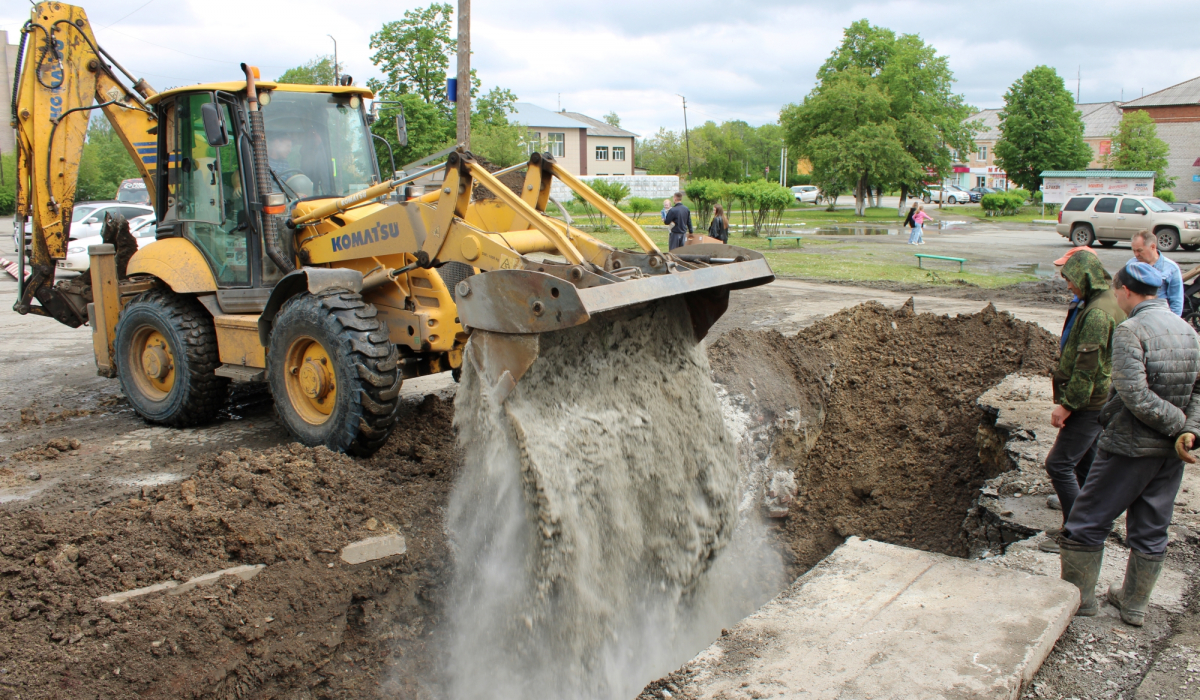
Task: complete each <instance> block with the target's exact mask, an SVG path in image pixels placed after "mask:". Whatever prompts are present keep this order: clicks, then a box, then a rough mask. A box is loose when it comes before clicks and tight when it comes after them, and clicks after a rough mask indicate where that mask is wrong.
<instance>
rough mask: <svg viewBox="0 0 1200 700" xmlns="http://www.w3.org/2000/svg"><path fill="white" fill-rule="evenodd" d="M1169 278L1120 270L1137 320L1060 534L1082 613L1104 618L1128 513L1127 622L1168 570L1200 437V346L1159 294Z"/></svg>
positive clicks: (1124, 304) (1123, 602) (1139, 616)
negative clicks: (1183, 485)
mask: <svg viewBox="0 0 1200 700" xmlns="http://www.w3.org/2000/svg"><path fill="white" fill-rule="evenodd" d="M1162 283H1163V278H1162V275H1161V274H1160V273H1159V271H1158V270H1156V269H1155V268H1153V267H1151V266H1150V265H1149V264H1147V263H1143V262H1140V261H1135V262H1131V263H1129V264H1128V265H1126V266H1125V267H1123V268H1121V270H1120V271H1118V272H1117V274H1116V276H1115V277H1114V279H1113V288H1114V292H1115V296H1116V299H1117V304H1118V305H1119V306H1120V307H1121V309H1122V310H1123V311H1125V312H1126V313H1127V314H1128V316H1129V318H1128V319H1127V320H1126V321H1125V322H1124V323H1122V324H1121V325H1119V326H1117V328H1116V330H1115V331H1114V332H1113V339H1112V347H1113V350H1112V392H1111V393H1110V395H1109V398H1108V401H1107V402H1106V403H1105V404H1104V408H1103V409H1101V411H1100V423H1101V424H1102V425H1103V426H1104V427H1103V430H1102V431H1101V433H1100V449H1099V452H1098V453H1097V455H1096V461H1095V462H1094V463H1093V464H1092V469H1091V471H1090V472H1089V473H1088V476H1087V481H1086V482H1084V484H1083V489H1082V490H1081V491H1080V492H1079V497H1078V498H1076V499H1075V503H1074V505H1073V506H1072V508H1071V514H1070V516H1069V517H1068V518H1067V523H1066V525H1064V526H1063V531H1062V534H1061V535H1059V546H1060V547H1061V549H1062V551H1061V556H1060V558H1061V562H1062V578H1063V580H1065V581H1069V582H1071V583H1073V584H1075V585H1076V586H1078V587H1079V610H1078V611H1077V612H1076V614H1077V615H1084V616H1088V615H1095V614H1096V613H1097V612H1098V611H1099V609H1100V605H1099V603H1098V602H1097V600H1096V581H1097V579H1098V578H1099V576H1100V566H1101V564H1102V563H1103V560H1104V541H1105V539H1106V538H1107V537H1108V533H1109V531H1110V530H1112V523H1113V520H1114V519H1116V517H1117V516H1118V515H1120V514H1121V513H1125V514H1126V516H1125V530H1126V535H1125V542H1126V543H1127V544H1128V545H1129V561H1128V562H1127V564H1126V567H1125V581H1124V583H1122V585H1121V586H1120V587H1119V588H1114V587H1111V586H1110V587H1109V589H1108V596H1107V598H1108V602H1110V603H1112V604H1113V605H1114V606H1116V607H1117V608H1118V609H1119V610H1120V611H1121V619H1122V620H1124V621H1125V622H1126V623H1127V624H1130V625H1134V626H1141V625H1142V623H1143V621H1144V620H1145V617H1146V608H1147V607H1148V605H1149V603H1150V593H1151V591H1153V590H1154V584H1155V583H1156V582H1157V581H1158V575H1159V574H1160V573H1161V572H1162V564H1163V558H1164V557H1165V555H1166V551H1167V527H1168V526H1169V525H1170V524H1171V516H1172V513H1173V511H1174V504H1175V496H1176V494H1177V493H1178V492H1179V484H1180V482H1181V481H1182V479H1183V463H1184V462H1185V461H1187V462H1195V461H1196V460H1195V458H1194V457H1192V456H1191V455H1190V454H1189V453H1188V451H1189V450H1190V449H1191V448H1192V447H1193V446H1195V445H1196V436H1197V435H1200V392H1198V391H1196V378H1197V376H1200V343H1198V342H1197V339H1196V333H1195V331H1193V330H1192V327H1191V326H1190V325H1189V324H1188V323H1187V322H1186V321H1184V320H1183V319H1181V318H1180V317H1178V316H1176V315H1175V314H1174V313H1171V310H1170V307H1169V306H1168V304H1167V301H1166V300H1165V299H1159V298H1157V296H1156V295H1157V293H1158V290H1159V288H1160V287H1161V286H1162Z"/></svg>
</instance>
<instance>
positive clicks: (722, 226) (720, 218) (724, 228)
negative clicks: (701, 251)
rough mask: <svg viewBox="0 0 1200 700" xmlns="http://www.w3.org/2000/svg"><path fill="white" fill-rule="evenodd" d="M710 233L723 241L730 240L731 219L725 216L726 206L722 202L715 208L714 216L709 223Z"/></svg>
mask: <svg viewBox="0 0 1200 700" xmlns="http://www.w3.org/2000/svg"><path fill="white" fill-rule="evenodd" d="M708 235H709V236H711V237H712V238H715V239H717V240H718V241H720V242H722V243H728V242H729V219H728V218H727V217H726V216H725V208H724V207H722V206H721V205H720V204H718V205H717V206H716V207H714V208H713V218H712V222H711V223H709V225H708Z"/></svg>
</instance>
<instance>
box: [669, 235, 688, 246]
mask: <svg viewBox="0 0 1200 700" xmlns="http://www.w3.org/2000/svg"><path fill="white" fill-rule="evenodd" d="M686 240H687V234H686V233H672V234H670V236H669V237H668V238H667V250H675V249H676V248H678V247H680V246H682V245H683V243H684V241H686Z"/></svg>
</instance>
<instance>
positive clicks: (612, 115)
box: [604, 112, 621, 129]
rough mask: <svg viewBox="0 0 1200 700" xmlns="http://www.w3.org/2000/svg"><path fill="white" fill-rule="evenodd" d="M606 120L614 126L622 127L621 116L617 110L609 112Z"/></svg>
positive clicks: (605, 116) (605, 117)
mask: <svg viewBox="0 0 1200 700" xmlns="http://www.w3.org/2000/svg"><path fill="white" fill-rule="evenodd" d="M604 121H605V123H606V124H608V125H609V126H613V127H616V128H618V129H620V128H621V118H620V117H618V116H617V113H616V112H609V113H608V114H606V115H604Z"/></svg>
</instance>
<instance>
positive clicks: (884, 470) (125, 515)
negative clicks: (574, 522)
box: [0, 304, 1057, 699]
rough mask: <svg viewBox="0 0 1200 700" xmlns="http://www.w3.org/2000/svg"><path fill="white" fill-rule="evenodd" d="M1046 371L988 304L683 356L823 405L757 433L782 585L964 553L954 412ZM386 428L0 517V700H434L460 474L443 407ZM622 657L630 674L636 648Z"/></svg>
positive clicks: (229, 455) (740, 383) (976, 475)
mask: <svg viewBox="0 0 1200 700" xmlns="http://www.w3.org/2000/svg"><path fill="white" fill-rule="evenodd" d="M1056 353H1057V343H1056V342H1055V339H1054V337H1053V336H1051V335H1050V334H1048V333H1046V332H1045V331H1043V330H1041V329H1040V328H1038V327H1036V326H1034V325H1032V324H1028V323H1023V322H1020V321H1017V320H1015V319H1013V318H1012V317H1011V316H1009V315H1007V314H1002V313H997V312H996V311H995V309H993V308H991V307H989V308H986V309H984V310H983V311H982V312H981V313H978V314H974V315H970V316H960V317H958V318H953V319H951V318H947V317H938V316H932V315H927V314H923V315H914V314H913V313H912V309H911V307H902V308H900V309H898V310H891V309H886V308H884V307H883V306H881V305H878V304H865V305H862V306H859V307H856V308H854V309H850V310H847V311H843V312H840V313H838V314H835V315H833V316H830V317H828V318H826V319H824V320H822V321H820V322H818V323H817V324H815V325H813V326H811V327H809V328H807V329H805V330H804V331H802V332H801V333H800V334H798V335H797V336H794V337H784V336H781V335H779V334H778V333H775V332H772V331H753V332H748V331H735V332H732V333H729V334H727V335H726V336H723V337H722V338H720V339H717V340H715V341H714V342H713V343H712V344H711V345H710V346H709V347H708V348H707V355H708V359H709V362H710V363H711V367H712V372H713V377H714V378H715V379H716V380H717V381H718V383H719V384H720V385H721V389H722V390H723V391H726V392H729V393H741V392H743V391H745V392H752V393H753V392H755V391H757V392H758V394H759V395H760V396H761V395H763V394H765V393H767V392H768V388H769V387H770V386H771V383H770V380H771V378H772V377H774V379H775V383H777V384H786V383H790V384H792V385H794V387H799V388H798V389H797V391H800V392H801V394H803V395H806V396H808V397H809V399H808V401H809V402H810V403H812V404H813V406H811V407H810V408H811V409H812V410H814V411H816V410H817V409H818V408H819V406H817V404H821V403H823V404H824V408H823V416H822V418H823V421H822V422H823V425H822V426H821V427H820V428H819V431H818V434H817V435H816V436H815V437H812V439H808V440H806V439H798V438H795V437H792V438H788V437H787V436H785V435H782V434H781V435H779V436H776V437H775V439H774V442H773V443H772V444H771V445H770V446H769V450H765V452H770V457H771V459H772V460H773V462H774V463H775V464H776V465H779V466H785V467H787V468H790V469H791V470H792V471H793V472H794V474H795V478H796V481H797V487H798V491H797V494H796V496H795V498H794V499H793V500H791V501H790V502H789V503H788V505H787V512H788V517H787V518H786V519H782V520H778V521H776V522H778V523H779V525H777V526H775V527H774V528H772V530H771V532H770V533H769V534H770V536H771V537H772V538H774V542H775V543H776V545H777V546H778V547H779V549H780V550H781V551H782V552H783V554H784V559H785V562H786V564H787V567H788V577H787V579H786V580H788V581H790V580H791V578H793V577H794V576H796V575H798V574H799V573H802V572H803V571H805V570H806V569H808V568H809V567H810V566H811V565H812V564H813V563H815V562H816V561H818V560H819V559H820V558H821V557H823V556H824V555H825V554H827V553H828V552H830V551H832V550H833V549H834V547H836V546H837V544H839V543H840V542H841V541H842V538H843V537H844V536H848V535H852V534H853V535H861V536H864V537H872V538H875V539H881V540H886V541H889V542H894V543H898V544H903V545H908V546H915V547H920V548H923V549H930V550H934V551H940V552H944V553H948V554H957V555H962V554H965V552H966V550H967V544H966V542H965V541H964V539H963V536H962V534H961V524H962V520H963V517H964V515H965V514H966V512H967V510H968V509H969V507H970V505H971V503H972V501H973V499H974V498H975V495H976V490H977V488H978V486H979V484H980V483H982V481H983V480H984V479H986V478H988V477H989V476H994V475H992V474H989V473H987V468H986V467H984V466H983V465H982V464H981V463H980V461H979V457H978V448H977V447H976V432H977V429H978V426H979V424H980V421H981V419H982V412H981V411H980V409H979V408H978V407H976V406H975V404H974V400H975V398H976V397H978V396H979V395H980V394H982V393H983V392H984V391H985V390H986V389H987V388H989V387H990V386H991V385H993V384H995V383H996V382H998V381H999V380H1000V379H1002V378H1003V377H1004V376H1005V375H1007V374H1010V373H1013V372H1017V371H1023V372H1027V373H1040V374H1045V373H1048V372H1049V371H1050V369H1051V367H1052V365H1053V359H1054V357H1055V355H1056ZM758 358H769V361H762V362H760V361H758ZM831 365H832V366H831ZM780 373H785V374H787V375H788V376H780ZM751 381H753V384H754V385H755V386H756V389H751V387H750V382H751ZM638 388H639V387H635V388H633V390H636V389H638ZM640 389H642V390H649V387H648V386H642V387H640ZM805 392H807V393H805ZM401 411H402V415H401V416H400V419H399V421H400V425H402V426H403V427H402V428H401V429H400V430H397V431H396V433H395V434H394V435H393V436H392V437H391V439H390V440H389V442H388V444H387V445H386V446H385V447H384V448H383V449H382V450H380V452H379V453H378V454H377V455H375V456H374V457H372V458H370V459H358V460H356V459H352V458H349V457H346V456H343V455H335V454H332V453H329V452H327V451H325V450H321V449H307V448H302V447H300V446H297V445H292V446H287V447H279V448H273V449H269V450H264V451H259V452H252V451H249V450H241V451H237V452H226V453H222V454H219V455H215V456H214V457H212V458H208V459H205V460H203V461H202V462H200V463H199V464H196V465H195V466H194V469H195V472H194V474H193V475H192V476H190V477H189V478H188V479H187V480H186V481H184V482H182V483H173V484H166V485H162V486H157V487H146V488H145V489H143V491H142V492H141V493H138V494H134V496H135V497H134V498H132V499H130V500H128V501H123V502H120V503H110V504H107V505H100V504H91V505H90V506H88V507H87V509H86V510H79V511H77V512H75V513H40V512H38V511H37V506H36V504H33V505H24V506H22V505H17V504H9V505H8V506H7V508H8V510H7V511H6V512H5V513H4V514H3V515H0V606H2V607H0V687H3V690H4V693H5V694H10V695H12V696H16V695H20V697H22V698H52V697H62V696H64V694H65V695H76V696H84V695H96V696H102V697H114V698H120V697H133V696H138V697H151V698H177V697H195V698H243V697H248V696H258V697H281V698H283V697H287V698H364V697H381V698H382V697H388V698H391V697H413V698H430V699H433V698H438V699H440V698H448V697H451V693H450V688H451V687H452V682H451V679H450V678H449V677H448V676H447V675H446V673H445V669H446V660H447V656H446V655H447V653H449V650H450V649H452V648H453V645H454V639H455V638H454V635H453V634H451V630H452V628H453V627H454V626H453V625H451V624H448V620H449V619H450V617H451V616H452V614H453V612H454V611H453V610H452V609H451V600H452V599H453V598H452V592H453V590H454V584H453V581H452V578H453V576H452V573H453V568H452V562H453V555H452V547H453V545H451V543H450V541H449V540H448V538H447V529H446V528H447V515H446V512H447V508H448V507H449V504H450V494H451V490H452V487H453V486H454V485H455V483H456V482H457V481H458V479H459V472H460V470H461V469H462V463H463V455H462V454H461V453H460V451H459V449H458V447H457V444H456V441H455V433H454V428H453V425H452V423H453V420H454V414H453V411H452V409H451V406H450V404H449V403H448V402H445V401H441V400H439V399H437V398H435V397H432V396H429V397H426V398H425V400H424V401H418V402H410V403H407V404H405V405H403V406H402V407H401ZM630 413H631V415H632V412H630ZM628 418H629V417H628V416H621V419H622V420H628ZM693 429H694V428H693V427H692V426H679V430H680V431H681V433H684V434H686V433H687V432H688V431H690V430H693ZM809 432H810V433H811V431H809ZM793 434H794V433H793ZM563 439H566V438H563ZM4 466H5V467H6V468H13V469H16V468H18V467H17V466H15V465H13V463H12V462H11V461H10V462H7V463H5V464H4ZM82 505H83V504H81V506H82ZM390 531H396V532H399V533H400V534H402V535H404V537H405V538H406V540H407V546H408V551H407V552H406V553H405V554H404V555H403V556H402V557H400V558H399V560H389V561H388V562H387V563H385V564H383V565H380V566H368V565H360V566H358V567H350V566H346V565H345V564H344V563H343V562H342V561H341V560H340V559H339V557H338V554H337V552H338V551H339V550H340V548H341V547H343V546H345V545H346V544H348V543H350V542H353V541H356V540H359V539H363V538H365V537H371V536H374V535H379V534H382V533H385V532H390ZM735 548H736V547H732V546H731V547H727V548H726V550H725V553H726V554H728V553H730V552H731V551H732V550H733V549H735ZM239 564H267V566H266V568H264V569H263V570H262V571H261V573H259V574H258V575H257V576H255V577H254V578H253V579H251V580H249V581H240V580H236V579H231V578H227V579H223V580H222V581H221V582H220V583H219V584H218V585H216V586H213V587H207V588H197V589H194V590H191V591H189V592H187V593H184V594H182V595H178V596H171V595H162V594H158V595H149V596H144V597H141V598H136V599H133V600H130V601H128V602H125V603H120V604H112V605H105V604H100V603H97V602H96V601H95V598H96V597H98V596H101V595H107V594H112V593H116V592H120V591H126V590H130V589H133V588H138V587H142V586H147V585H151V584H154V583H160V582H163V581H167V580H186V579H187V578H190V577H192V576H197V575H201V574H206V573H210V572H213V571H217V570H221V569H224V568H228V567H231V566H236V565H239ZM719 566H720V565H719V563H718V565H717V567H714V568H719ZM681 580H682V579H681ZM682 588H685V586H681V589H682ZM519 622H520V623H521V624H522V625H524V624H525V622H524V620H520V621H519ZM531 622H532V620H531ZM526 629H527V630H528V629H529V628H528V627H526ZM708 641H711V640H708ZM625 642H627V647H628V649H630V650H632V651H633V652H635V653H636V652H639V651H643V650H646V653H650V651H649V645H650V644H652V643H653V640H652V639H651V640H649V641H648V640H647V638H645V637H643V638H641V639H626V640H625ZM705 643H706V642H705ZM700 646H701V647H702V646H703V644H701V645H700ZM698 648H699V647H698Z"/></svg>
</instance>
